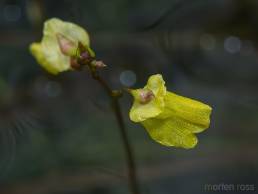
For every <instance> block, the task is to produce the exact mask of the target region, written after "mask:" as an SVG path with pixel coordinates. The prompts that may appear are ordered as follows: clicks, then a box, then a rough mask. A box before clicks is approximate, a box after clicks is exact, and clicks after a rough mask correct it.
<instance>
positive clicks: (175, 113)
mask: <svg viewBox="0 0 258 194" xmlns="http://www.w3.org/2000/svg"><path fill="white" fill-rule="evenodd" d="M211 111H212V108H211V107H210V106H208V105H206V104H204V103H201V102H199V101H196V100H192V99H190V98H186V97H183V96H179V95H177V94H175V93H172V92H167V94H166V97H165V110H164V112H162V114H160V115H159V116H158V117H157V118H159V119H164V118H169V117H173V118H174V117H178V118H181V119H182V120H184V121H185V122H186V123H188V126H189V127H188V128H189V130H190V131H192V132H193V133H199V132H202V131H203V130H205V129H206V128H208V127H209V125H210V114H211Z"/></svg>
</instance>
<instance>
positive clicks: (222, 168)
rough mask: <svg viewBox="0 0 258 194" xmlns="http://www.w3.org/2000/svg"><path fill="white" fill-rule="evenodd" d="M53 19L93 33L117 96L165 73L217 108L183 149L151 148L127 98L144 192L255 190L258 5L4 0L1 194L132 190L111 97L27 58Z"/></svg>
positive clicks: (0, 21) (224, 0) (218, 0)
mask: <svg viewBox="0 0 258 194" xmlns="http://www.w3.org/2000/svg"><path fill="white" fill-rule="evenodd" d="M51 17H58V18H61V19H63V20H66V21H71V22H75V23H77V24H79V25H81V26H83V27H84V28H86V29H87V31H88V32H89V34H90V36H91V47H92V48H93V49H94V50H95V51H96V53H97V57H98V58H99V59H101V60H103V61H104V62H105V63H106V64H107V65H108V68H106V69H105V70H103V72H102V74H103V76H104V77H105V78H106V79H107V80H108V82H109V83H110V84H112V86H113V87H114V88H120V87H122V86H123V85H124V86H130V87H142V86H143V85H144V84H145V82H146V80H147V79H148V77H149V76H150V75H152V74H155V73H162V74H163V76H164V79H165V80H166V84H167V88H168V89H169V90H171V91H175V92H176V93H178V94H181V95H184V96H188V97H191V98H194V99H197V100H201V101H203V102H205V103H207V104H209V105H211V106H212V107H213V112H212V117H211V126H210V128H209V129H208V130H207V131H205V132H203V133H201V134H198V138H199V144H198V145H197V147H196V148H195V149H192V150H184V149H175V148H167V147H163V146H161V145H159V144H157V143H155V142H154V141H152V140H151V139H150V138H149V136H148V134H147V133H146V131H145V130H144V129H143V128H142V127H141V126H140V125H138V124H135V123H132V122H131V121H129V119H128V111H129V109H130V106H131V103H132V99H131V97H129V96H126V97H125V98H123V99H122V101H121V104H122V107H123V113H124V116H125V118H126V125H127V130H128V133H129V136H130V140H131V144H132V146H133V148H134V151H135V157H136V163H137V168H138V175H139V180H140V183H141V188H142V193H143V194H144V193H146V194H147V193H148V194H172V193H179V194H185V193H191V194H194V193H196V194H201V193H255V192H257V189H258V188H257V187H258V164H257V162H258V152H257V151H258V143H257V137H258V131H257V130H258V51H257V44H258V38H257V37H258V1H256V0H194V1H193V0H178V1H176V0H159V1H151V0H137V1H136V0H108V1H107V0H102V1H100V0H96V1H94V0H92V1H88V0H64V1H60V0H55V1H54V0H34V1H33V0H5V1H4V0H1V1H0V193H1V194H23V193H26V194H88V193H90V194H102V193H103V194H109V193H112V194H113V193H114V194H115V193H119V194H120V193H123V194H126V193H128V188H127V182H126V177H125V176H126V173H125V155H124V152H123V147H122V144H121V143H122V142H121V139H120V136H119V131H118V128H117V124H116V122H115V118H114V116H113V114H112V111H111V110H110V108H109V101H108V98H107V97H106V95H105V93H104V92H103V91H102V90H101V88H100V87H99V86H98V85H97V83H95V82H94V81H93V80H92V79H91V77H90V76H89V75H88V74H87V72H81V73H78V72H66V73H62V74H60V75H58V76H51V75H49V74H48V73H46V72H45V71H44V70H43V69H42V68H41V67H40V66H39V65H38V64H37V63H36V61H35V59H34V58H33V57H32V56H31V55H30V53H29V50H28V46H29V44H30V43H31V42H34V41H40V39H41V37H42V27H43V22H44V21H45V20H46V19H48V18H51ZM221 184H232V185H233V186H234V187H235V190H232V189H231V191H225V190H223V189H221V188H218V187H219V185H221ZM239 184H240V185H244V186H243V187H241V188H243V190H242V191H239V190H238V191H237V190H236V189H237V185H239ZM207 185H213V186H214V189H213V190H207V188H206V187H207ZM245 185H247V186H246V187H245ZM216 186H217V187H216ZM216 188H218V189H217V190H216ZM248 188H249V189H251V191H248ZM252 188H253V189H252Z"/></svg>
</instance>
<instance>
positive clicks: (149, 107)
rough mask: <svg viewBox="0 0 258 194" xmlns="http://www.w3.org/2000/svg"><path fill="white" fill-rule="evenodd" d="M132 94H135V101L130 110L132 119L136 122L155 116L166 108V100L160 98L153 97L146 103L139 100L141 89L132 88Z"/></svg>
mask: <svg viewBox="0 0 258 194" xmlns="http://www.w3.org/2000/svg"><path fill="white" fill-rule="evenodd" d="M130 92H131V94H132V95H133V96H134V103H133V106H132V108H131V110H130V113H129V116H130V119H131V120H132V121H134V122H141V121H144V120H146V119H148V118H153V117H156V116H157V115H159V114H160V113H161V112H162V111H163V109H164V101H160V99H159V98H155V97H154V99H152V100H151V101H149V102H148V103H146V104H142V103H141V102H140V100H139V96H140V92H141V89H138V90H131V91H130Z"/></svg>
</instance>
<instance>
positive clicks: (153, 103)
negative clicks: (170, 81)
mask: <svg viewBox="0 0 258 194" xmlns="http://www.w3.org/2000/svg"><path fill="white" fill-rule="evenodd" d="M130 93H131V94H132V95H133V97H134V103H133V106H132V108H131V110H130V113H129V116H130V119H131V120H132V121H134V122H139V123H141V124H142V125H143V126H144V127H145V128H146V129H147V131H148V133H149V135H150V136H151V137H152V138H153V139H154V140H155V141H156V142H158V143H160V144H163V145H165V146H175V147H182V148H187V149H188V148H193V147H194V146H195V145H196V144H197V142H198V139H197V137H196V136H195V133H200V132H202V131H204V130H205V129H207V128H208V127H209V125H210V114H211V110H212V108H211V107H210V106H208V105H206V104H203V103H201V102H198V101H196V100H192V99H189V98H186V97H183V96H179V95H177V94H175V93H172V92H168V91H167V90H166V87H165V82H164V80H163V78H162V76H161V75H159V74H157V75H152V76H151V77H150V78H149V80H148V83H147V85H146V86H145V87H144V88H142V89H136V90H130Z"/></svg>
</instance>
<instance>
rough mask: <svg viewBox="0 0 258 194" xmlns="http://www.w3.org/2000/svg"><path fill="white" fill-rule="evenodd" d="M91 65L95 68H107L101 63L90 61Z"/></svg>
mask: <svg viewBox="0 0 258 194" xmlns="http://www.w3.org/2000/svg"><path fill="white" fill-rule="evenodd" d="M91 65H92V66H93V67H96V68H104V67H106V66H107V65H106V64H105V63H103V61H96V60H94V61H92V62H91Z"/></svg>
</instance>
